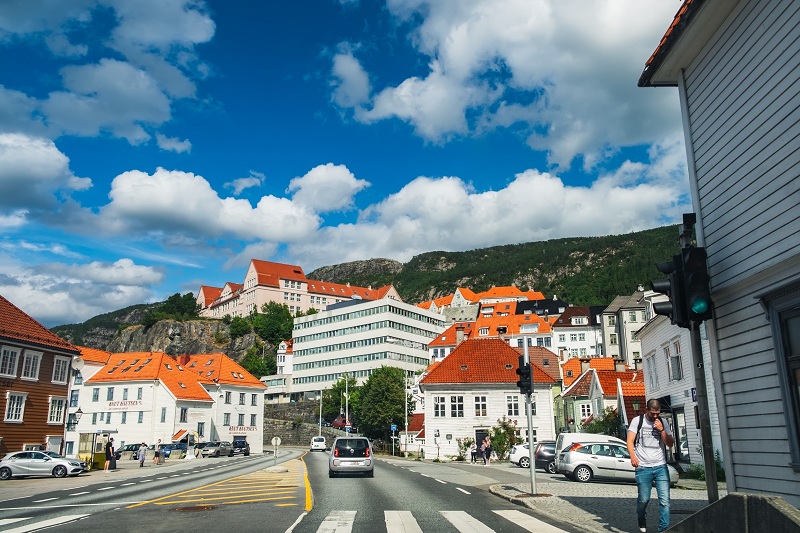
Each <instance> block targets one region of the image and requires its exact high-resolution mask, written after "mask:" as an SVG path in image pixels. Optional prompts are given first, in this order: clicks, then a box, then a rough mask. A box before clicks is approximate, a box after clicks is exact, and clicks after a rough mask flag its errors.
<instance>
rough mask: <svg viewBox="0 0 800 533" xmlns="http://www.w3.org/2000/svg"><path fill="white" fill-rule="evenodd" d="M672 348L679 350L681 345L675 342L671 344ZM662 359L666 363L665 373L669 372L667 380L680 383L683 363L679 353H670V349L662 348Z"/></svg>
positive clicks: (667, 347)
mask: <svg viewBox="0 0 800 533" xmlns="http://www.w3.org/2000/svg"><path fill="white" fill-rule="evenodd" d="M673 347H674V348H677V349H678V350H680V348H681V344H680V341H677V342H675V343H674V344H673ZM664 357H665V358H666V361H667V371H668V372H669V380H670V381H680V380H681V379H683V363H682V361H681V354H680V352H679V351H678V352H675V353H672V352H671V350H670V347H669V346H668V345H667V346H664Z"/></svg>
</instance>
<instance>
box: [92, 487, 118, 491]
mask: <svg viewBox="0 0 800 533" xmlns="http://www.w3.org/2000/svg"><path fill="white" fill-rule="evenodd" d="M115 488H116V487H103V488H100V489H97V490H98V491H101V490H111V489H115Z"/></svg>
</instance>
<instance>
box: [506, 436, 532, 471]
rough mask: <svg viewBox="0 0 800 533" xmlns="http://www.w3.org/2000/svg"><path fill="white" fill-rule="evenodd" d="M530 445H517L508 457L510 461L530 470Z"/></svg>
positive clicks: (512, 448)
mask: <svg viewBox="0 0 800 533" xmlns="http://www.w3.org/2000/svg"><path fill="white" fill-rule="evenodd" d="M529 449H530V448H528V443H527V442H526V443H525V444H517V445H516V446H512V447H511V453H510V454H509V455H508V461H509V462H510V463H511V464H515V465H517V466H519V467H522V468H530V466H531V456H530V452H529V451H528V450H529Z"/></svg>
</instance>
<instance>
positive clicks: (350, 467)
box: [328, 437, 375, 477]
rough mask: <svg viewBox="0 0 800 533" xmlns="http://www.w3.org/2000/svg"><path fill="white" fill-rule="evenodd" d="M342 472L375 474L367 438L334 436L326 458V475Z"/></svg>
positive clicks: (334, 475) (370, 475)
mask: <svg viewBox="0 0 800 533" xmlns="http://www.w3.org/2000/svg"><path fill="white" fill-rule="evenodd" d="M343 472H358V473H363V474H364V475H365V476H367V477H372V476H374V475H375V458H374V456H373V455H372V444H371V443H370V442H369V439H368V438H366V437H336V440H334V441H333V445H332V446H331V455H330V457H329V458H328V477H336V476H337V475H338V474H341V473H343Z"/></svg>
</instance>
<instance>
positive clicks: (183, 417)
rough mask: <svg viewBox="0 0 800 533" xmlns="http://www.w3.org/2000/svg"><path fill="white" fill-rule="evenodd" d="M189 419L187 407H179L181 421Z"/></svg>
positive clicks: (184, 421)
mask: <svg viewBox="0 0 800 533" xmlns="http://www.w3.org/2000/svg"><path fill="white" fill-rule="evenodd" d="M188 419H189V409H187V408H186V407H181V420H180V421H181V423H183V424H185V423H186V421H187V420H188Z"/></svg>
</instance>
